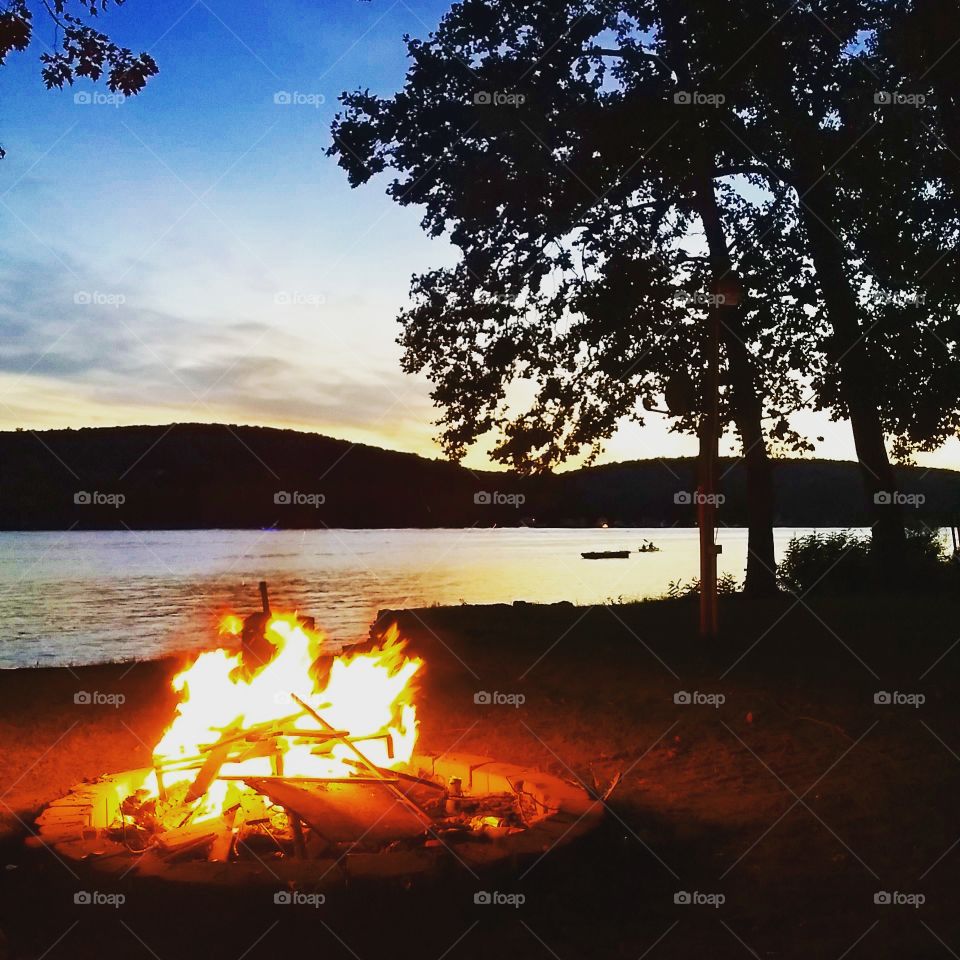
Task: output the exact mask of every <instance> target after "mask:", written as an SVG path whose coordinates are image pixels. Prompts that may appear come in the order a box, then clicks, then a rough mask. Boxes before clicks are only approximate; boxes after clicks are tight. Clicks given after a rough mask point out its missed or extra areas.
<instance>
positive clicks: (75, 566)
mask: <svg viewBox="0 0 960 960" xmlns="http://www.w3.org/2000/svg"><path fill="white" fill-rule="evenodd" d="M796 532H798V531H794V530H786V529H784V530H779V531H778V532H777V547H778V551H780V552H781V553H782V551H783V549H784V548H785V547H786V544H787V542H788V541H789V539H790V537H791V536H792V535H793V534H794V533H796ZM644 538H649V539H651V540H653V541H655V542H656V543H657V545H658V546H660V547H661V552H660V553H654V554H647V555H643V554H640V555H637V554H634V555H633V556H631V557H630V558H629V559H627V560H598V561H589V560H583V559H581V557H580V551H581V550H616V549H633V550H635V549H636V548H637V547H638V546H639V545H640V543H641V541H642V540H643V539H644ZM720 542H721V543H722V544H723V554H722V555H721V557H720V569H721V572H722V573H726V572H729V573H732V574H734V575H735V576H736V577H737V578H738V579H742V577H743V568H744V565H745V558H746V531H745V530H724V531H721V534H720ZM697 573H698V570H697V531H696V530H695V529H668V530H663V529H650V530H622V529H618V530H565V529H564V530H530V529H497V530H478V529H471V530H308V531H280V532H278V531H250V530H205V531H163V532H133V531H118V532H113V531H111V532H102V533H76V532H74V533H0V667H19V666H25V665H27V666H33V665H35V664H40V665H50V666H52V665H62V664H80V663H96V662H103V661H109V660H115V659H123V658H131V657H154V656H158V655H160V654H162V653H165V652H171V651H176V650H185V649H197V648H202V647H209V646H211V645H214V644H215V643H216V642H217V641H216V636H217V635H216V623H217V621H218V619H219V617H220V616H221V615H222V614H223V613H224V612H227V611H230V610H235V611H237V612H238V613H241V614H245V613H247V612H250V611H252V610H253V609H256V608H257V607H258V605H259V598H258V595H257V581H258V580H260V579H265V580H267V581H269V584H270V592H271V597H272V599H273V605H274V608H275V609H277V610H283V609H292V608H296V609H299V610H300V611H301V612H303V613H307V614H311V615H313V616H315V617H316V619H317V624H318V626H323V627H324V628H325V629H326V631H327V632H328V634H329V635H330V636H331V637H332V638H334V639H337V640H341V641H349V640H354V639H359V638H362V637H365V636H366V635H367V631H368V628H369V625H370V623H371V621H372V620H373V618H374V617H375V616H376V613H377V610H379V609H381V608H383V607H391V608H401V607H414V606H418V607H419V606H429V605H431V604H458V603H499V602H511V601H513V600H530V601H536V602H548V603H549V602H555V601H558V600H571V601H573V602H574V603H577V604H590V603H603V602H604V601H606V600H610V599H617V598H620V597H622V598H624V599H635V598H643V597H651V596H657V595H659V594H661V593H663V592H664V591H665V590H666V588H667V584H668V583H669V582H670V581H671V580H677V579H683V580H690V579H692V578H694V577H696V576H697Z"/></svg>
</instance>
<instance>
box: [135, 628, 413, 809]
mask: <svg viewBox="0 0 960 960" xmlns="http://www.w3.org/2000/svg"><path fill="white" fill-rule="evenodd" d="M242 629H243V622H242V621H241V620H240V619H239V618H237V617H234V616H229V617H227V618H225V620H224V621H223V623H222V624H221V633H228V634H233V635H237V634H239V633H240V632H241V630H242ZM264 636H265V638H266V640H267V641H269V643H270V645H271V646H272V647H273V649H274V652H273V654H272V656H271V657H269V658H268V659H267V662H266V663H264V664H263V665H262V666H260V665H257V667H256V669H251V665H250V664H249V663H245V662H244V657H243V655H242V654H240V653H231V652H229V651H227V650H224V649H218V650H213V651H210V652H207V653H202V654H200V656H199V657H197V659H196V660H195V661H194V663H193V664H192V665H191V666H190V667H188V668H187V669H186V670H184V671H183V672H181V673H179V674H177V676H176V677H174V680H173V687H174V689H175V690H176V691H177V692H179V693H180V695H181V698H182V699H181V702H180V704H179V706H178V707H177V715H176V717H175V718H174V720H173V722H172V723H171V725H170V727H169V728H168V729H167V731H166V732H165V733H164V735H163V737H161V739H160V742H159V743H158V744H157V745H156V747H155V748H154V751H153V758H154V767H155V769H156V770H158V771H159V772H160V779H159V780H158V779H157V776H156V774H154V775H153V776H151V777H150V778H148V781H147V782H146V783H145V784H144V789H145V791H146V793H147V795H149V796H162V795H163V794H172V793H174V792H176V790H175V788H176V787H177V786H178V785H182V784H186V785H188V787H189V789H188V790H187V791H186V793H185V795H184V800H183V802H184V803H186V804H188V805H189V804H194V803H196V806H195V807H194V809H193V812H192V818H191V819H192V822H194V823H196V822H198V821H203V820H205V819H208V818H211V817H215V816H220V815H221V814H223V813H224V812H225V811H227V810H229V809H231V808H233V807H235V806H236V805H237V804H238V803H239V802H241V800H242V798H243V796H244V795H249V794H251V793H253V792H254V791H252V790H251V788H250V787H249V786H247V785H246V784H245V783H244V781H243V779H242V778H244V777H259V776H271V775H273V776H276V775H283V776H284V777H291V778H296V777H311V778H352V777H357V776H364V775H366V776H369V772H368V769H364V768H363V766H362V765H361V766H360V769H358V763H357V754H356V753H355V751H354V750H352V749H351V746H350V744H353V745H355V746H356V747H358V748H359V749H361V750H362V755H363V757H364V758H365V759H366V760H369V761H370V763H372V764H373V765H374V766H376V767H386V768H400V767H403V766H404V765H406V764H407V763H408V761H409V760H410V758H411V756H412V755H413V750H414V746H415V744H416V740H417V719H416V708H415V706H414V704H413V702H412V693H413V691H412V687H411V680H412V679H413V677H414V676H415V675H416V673H417V671H418V670H419V669H420V667H421V666H422V665H423V662H422V661H421V660H419V659H417V658H411V657H408V656H406V654H405V652H404V648H405V643H404V641H402V640H401V639H400V638H399V635H398V632H397V629H396V627H395V626H393V627H391V628H390V629H389V630H388V631H387V633H386V635H385V637H384V639H383V642H382V643H381V645H380V646H379V647H378V648H376V649H374V650H372V651H371V652H367V653H353V654H344V655H341V656H336V657H332V658H329V657H325V650H324V647H325V643H326V638H325V637H324V635H323V634H322V633H319V632H315V631H313V630H310V629H307V628H306V627H305V626H304V625H303V624H302V622H301V621H300V619H299V618H298V617H296V616H295V615H271V616H270V617H269V620H268V621H267V623H266V627H265V630H264ZM265 659H266V658H265ZM295 698H299V700H301V701H303V704H305V705H306V706H307V707H309V708H311V710H312V711H313V713H311V710H305V709H304V707H303V706H302V705H301V704H300V703H298V702H297V699H295ZM314 714H318V715H319V717H320V718H322V721H324V722H325V723H321V722H318V718H317V716H315V715H314ZM325 724H326V725H329V727H327V726H325ZM331 728H332V730H334V731H336V732H337V733H336V735H334V734H332V733H331V732H330V729H331ZM345 741H349V742H345ZM181 792H182V787H181ZM197 801H199V802H198V803H197Z"/></svg>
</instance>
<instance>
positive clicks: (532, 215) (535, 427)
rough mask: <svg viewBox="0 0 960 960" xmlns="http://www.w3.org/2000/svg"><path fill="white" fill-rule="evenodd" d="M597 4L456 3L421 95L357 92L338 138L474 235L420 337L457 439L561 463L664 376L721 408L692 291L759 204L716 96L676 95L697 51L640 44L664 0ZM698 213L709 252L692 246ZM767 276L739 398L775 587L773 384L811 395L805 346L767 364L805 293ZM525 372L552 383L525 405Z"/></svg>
mask: <svg viewBox="0 0 960 960" xmlns="http://www.w3.org/2000/svg"><path fill="white" fill-rule="evenodd" d="M598 10H601V8H599V7H594V6H593V5H589V4H583V3H565V4H562V5H558V4H556V3H534V4H531V3H518V2H506V3H499V4H496V5H494V4H486V3H479V2H467V3H464V4H458V5H457V6H456V7H454V8H453V10H452V11H451V12H450V13H449V14H448V15H447V16H446V17H445V18H444V21H443V22H442V23H441V25H440V27H439V29H438V31H437V33H436V34H435V35H434V36H432V37H431V39H430V40H428V41H426V42H422V41H417V40H410V41H408V47H409V51H410V56H411V60H412V66H411V68H410V71H409V73H408V77H407V83H406V86H405V88H404V90H403V91H402V92H401V93H399V94H397V95H396V96H395V97H394V98H392V99H389V100H384V99H379V98H376V97H374V96H371V95H370V94H369V93H356V94H353V95H350V96H346V97H344V103H345V105H346V111H345V113H344V114H342V115H341V116H339V117H338V118H337V120H336V121H335V123H334V131H333V132H334V145H333V146H332V147H331V151H330V152H331V153H333V154H334V155H336V156H337V157H338V159H339V162H340V163H341V165H342V166H343V167H344V168H345V169H346V170H347V172H348V175H349V177H350V180H351V183H352V184H354V185H356V184H359V183H363V182H366V181H367V180H369V179H370V178H371V177H372V176H374V175H375V174H377V173H380V172H382V171H384V170H386V169H388V168H390V169H392V170H394V171H396V172H398V173H399V174H400V178H399V179H397V180H395V181H394V182H393V183H392V184H391V185H390V187H389V188H388V192H389V193H390V194H391V195H392V196H393V197H394V199H396V200H397V201H398V202H399V203H402V204H410V203H415V204H422V205H423V206H424V207H425V211H426V212H425V216H424V220H423V225H424V228H425V229H426V230H428V231H429V232H430V233H431V234H433V235H440V234H443V233H445V232H447V233H449V235H450V238H451V240H452V241H453V243H454V244H455V245H456V246H457V247H458V248H459V249H460V251H461V260H460V263H459V264H458V265H457V267H456V268H454V269H452V270H446V271H437V272H434V273H430V274H427V275H424V276H422V277H419V278H416V279H415V281H414V285H413V295H414V307H413V308H412V309H411V310H409V311H407V312H406V313H405V314H404V315H403V317H402V319H403V321H404V324H405V331H404V334H403V336H402V338H401V342H402V343H403V345H404V346H405V348H406V354H405V365H406V368H407V369H408V370H411V371H415V370H422V369H426V370H427V371H428V373H429V375H430V378H431V380H432V381H433V382H434V384H435V390H434V399H435V401H436V402H437V403H438V405H439V406H441V408H442V409H443V415H442V420H441V424H442V427H443V431H444V432H443V440H444V443H445V445H446V448H447V450H448V452H449V453H450V454H451V455H453V456H454V457H455V458H456V457H461V456H462V455H463V453H464V452H465V449H466V447H467V446H469V445H470V444H471V443H473V442H475V441H476V440H477V439H478V438H479V437H480V436H482V435H483V434H485V433H486V432H487V431H489V430H491V429H494V428H497V429H498V430H499V431H500V432H501V434H502V436H503V438H504V439H503V440H502V442H500V444H499V445H498V446H497V447H496V449H495V451H494V455H495V456H496V457H498V458H499V459H501V460H502V461H504V462H507V463H510V464H511V465H512V466H514V467H515V468H518V469H529V468H531V467H539V468H544V467H549V466H552V465H553V464H555V463H557V462H559V461H561V460H563V459H565V458H567V457H569V456H572V455H574V454H576V453H578V452H580V451H581V450H582V449H583V448H584V447H586V448H587V449H589V450H591V451H592V452H593V453H594V454H595V453H596V452H597V450H598V448H599V444H600V443H601V442H602V441H603V440H605V439H606V438H608V437H609V436H610V435H611V434H612V432H613V431H614V429H615V428H616V426H617V424H618V423H619V422H620V421H621V420H622V419H623V418H624V417H631V416H632V417H634V418H635V419H641V417H642V414H640V413H638V410H637V408H638V403H639V405H640V406H645V407H648V408H649V407H652V406H654V405H655V404H656V402H657V399H658V397H659V395H660V394H661V393H666V395H667V398H668V402H670V404H671V412H673V413H674V414H676V415H677V421H676V422H677V426H678V427H679V428H681V429H693V428H695V426H696V422H697V419H698V418H697V416H696V413H697V411H698V409H701V408H702V404H701V403H700V402H698V399H700V398H698V393H699V391H700V388H701V386H702V385H701V384H700V383H699V377H698V373H699V371H701V370H702V369H703V367H704V358H703V356H702V345H703V344H702V341H703V333H702V330H701V327H702V324H699V323H697V322H696V321H695V320H692V319H691V314H690V311H689V309H688V306H689V304H690V303H691V302H696V298H697V295H698V294H699V295H700V298H701V299H700V302H701V303H704V302H706V300H707V299H708V298H707V296H706V294H707V292H708V291H709V290H711V289H713V288H714V284H715V283H716V282H717V281H721V280H723V279H724V278H725V277H727V276H729V275H730V273H731V271H732V270H733V268H734V267H735V266H736V264H735V262H734V258H733V256H732V255H731V252H730V249H729V244H728V239H727V234H728V231H729V230H730V229H731V224H729V223H726V222H725V219H727V218H728V217H730V216H737V217H740V218H741V219H742V218H743V217H744V216H745V215H746V213H747V211H748V208H746V207H744V206H743V205H740V206H739V207H738V206H736V191H735V190H734V189H732V188H731V187H730V186H728V185H723V182H724V180H725V178H730V177H734V176H736V175H741V174H742V173H743V172H744V168H742V167H741V166H739V165H738V164H736V163H734V162H732V158H731V157H730V155H729V154H727V153H725V152H724V149H723V144H724V143H725V142H727V141H729V140H730V138H729V136H723V137H720V136H715V134H716V133H717V130H716V129H715V127H716V120H715V119H714V117H713V116H712V115H711V114H710V113H709V111H707V110H705V109H703V108H701V107H699V106H697V105H691V104H688V103H686V102H684V100H683V98H682V97H679V98H678V97H676V96H675V94H678V93H682V92H683V91H684V90H687V89H689V88H690V87H689V84H690V83H692V82H695V78H693V77H692V74H691V71H690V69H689V68H688V67H684V68H683V70H682V71H677V70H676V69H674V67H673V66H672V65H671V64H670V63H669V60H668V59H666V58H664V57H663V56H662V55H659V54H658V55H652V54H651V53H650V52H649V50H647V49H646V48H645V46H644V44H643V43H642V42H641V39H640V38H642V37H643V35H644V33H645V31H646V30H647V29H648V27H649V25H650V24H651V23H652V16H653V11H652V8H651V5H650V4H648V3H638V4H623V5H621V7H620V9H618V10H615V11H612V12H611V10H610V8H605V9H604V12H597V11H598ZM675 59H679V57H676V58H675ZM714 140H715V141H716V146H713V145H711V144H712V141H714ZM742 153H743V150H742V148H740V147H739V146H738V147H737V154H742ZM718 184H719V185H718ZM692 230H701V231H703V233H704V235H705V246H706V251H705V253H704V251H703V246H704V244H703V243H699V242H696V241H695V242H694V243H693V245H692V246H693V248H694V249H690V247H691V243H690V234H691V231H692ZM747 232H748V231H744V230H743V229H740V230H739V233H740V236H741V239H744V238H745V237H746V236H747ZM767 252H768V254H769V257H770V259H771V260H773V261H775V262H780V263H781V264H782V263H783V260H782V257H781V256H780V254H779V253H778V252H777V251H776V250H774V249H768V251H767ZM756 266H757V262H756V261H755V263H754V267H756ZM775 274H776V271H774V270H767V271H766V277H765V279H766V280H768V281H769V280H771V279H773V277H774V275H775ZM783 276H784V272H781V278H782V277H783ZM744 279H745V280H746V282H747V285H748V286H749V284H750V280H751V277H750V276H745V278H744ZM793 285H794V286H796V284H793ZM762 292H763V297H762V298H758V300H759V305H757V304H754V303H753V302H752V301H748V303H747V304H746V305H745V306H743V307H741V308H739V309H725V310H723V313H724V315H725V316H724V320H725V322H724V327H723V329H724V346H725V352H726V359H727V373H726V378H727V386H728V388H727V390H726V392H725V397H724V401H725V409H726V410H727V412H728V415H729V417H731V418H732V419H733V421H734V422H735V424H736V427H737V429H738V432H739V433H740V436H741V440H742V442H743V447H744V455H745V459H746V462H747V468H748V471H749V473H750V477H751V481H750V482H751V495H750V508H751V516H750V558H751V559H750V564H749V567H748V577H747V584H748V587H750V588H751V589H756V590H758V591H759V590H765V589H774V588H775V568H774V557H773V539H772V516H773V515H772V510H773V502H772V494H771V483H770V475H769V465H768V461H767V453H766V441H765V437H764V428H763V416H764V396H767V397H768V399H769V400H770V401H771V402H770V405H771V406H772V407H773V409H777V408H778V407H787V406H790V405H796V404H797V403H798V396H797V390H796V384H795V382H794V381H791V379H790V378H789V376H788V372H789V371H788V369H787V368H786V367H785V365H784V362H783V361H784V359H785V358H786V356H787V355H786V354H785V353H784V354H780V355H777V354H775V353H774V352H773V351H768V355H767V356H765V357H764V362H763V364H762V365H761V364H758V362H757V358H756V354H755V350H756V349H757V345H758V342H759V340H758V336H759V335H760V334H761V333H763V332H764V325H765V324H767V323H769V321H770V319H771V317H772V316H773V315H774V314H775V313H776V312H778V310H779V311H780V312H783V311H786V312H790V311H793V312H794V313H797V312H798V310H799V308H798V301H797V299H796V297H795V296H792V294H793V293H794V292H795V291H793V290H790V291H785V290H777V289H775V288H772V287H768V288H767V289H765V290H763V291H762ZM781 294H783V296H781ZM684 297H685V298H686V305H687V306H684V303H683V298H684ZM778 297H781V300H780V303H779V305H778V307H776V308H773V307H772V306H771V305H772V304H773V302H774V301H776V300H777V298H778ZM694 316H695V314H694ZM517 383H521V384H527V385H528V386H529V385H530V384H533V385H534V386H533V387H532V388H531V389H532V390H533V392H534V398H533V401H532V402H531V403H530V405H529V407H528V408H524V409H521V410H520V412H517V406H518V404H517V403H516V402H514V403H511V401H516V399H517V391H516V390H511V389H510V388H511V385H512V384H517ZM685 383H686V384H688V385H687V386H684V384H685ZM773 401H776V402H773ZM775 419H776V423H777V429H779V431H780V434H781V436H783V437H784V438H785V439H786V438H787V434H788V433H789V431H788V429H786V428H783V427H782V425H781V420H782V418H780V417H776V418H775ZM797 442H798V443H799V442H801V441H799V438H797Z"/></svg>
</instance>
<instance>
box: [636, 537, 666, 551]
mask: <svg viewBox="0 0 960 960" xmlns="http://www.w3.org/2000/svg"><path fill="white" fill-rule="evenodd" d="M659 552H660V548H659V547H658V546H657V545H656V544H655V543H652V542H651V541H650V540H647V542H646V543H644V544H642V545H641V546H640V547H639V548H638V549H637V553H659Z"/></svg>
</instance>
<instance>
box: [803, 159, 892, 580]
mask: <svg viewBox="0 0 960 960" xmlns="http://www.w3.org/2000/svg"><path fill="white" fill-rule="evenodd" d="M817 179H819V181H820V182H819V183H816V182H815V181H807V182H813V183H814V185H813V186H812V187H806V188H805V187H804V179H803V177H802V176H801V180H800V182H799V183H798V184H797V189H798V191H799V192H800V195H801V197H802V198H803V199H802V202H801V204H800V214H801V217H802V219H803V223H804V227H805V229H806V232H807V237H808V238H809V242H810V252H811V257H812V259H813V264H814V267H815V268H816V271H817V282H818V283H819V285H820V291H821V293H822V295H823V301H824V304H825V305H826V308H827V314H828V316H829V319H830V325H831V327H832V328H833V335H834V337H833V339H834V342H833V346H832V349H831V350H830V351H829V356H830V358H831V360H833V362H835V363H836V364H837V370H838V372H839V375H840V395H841V398H842V400H843V403H844V405H845V406H846V408H847V415H848V416H849V417H850V425H851V427H852V429H853V440H854V445H855V447H856V451H857V459H858V460H859V462H860V475H861V477H862V479H863V486H864V490H865V491H866V494H867V501H868V503H869V505H870V508H871V510H872V513H873V517H874V525H873V544H874V553H875V556H876V559H877V562H878V565H879V572H880V575H881V578H882V579H883V580H884V581H886V582H887V583H891V584H892V583H894V582H895V581H896V579H897V577H898V575H899V573H900V569H901V565H902V563H903V558H904V548H905V533H904V526H903V509H902V506H901V505H900V503H899V502H898V500H897V481H896V477H895V475H894V472H893V467H892V465H891V463H890V458H889V456H888V455H887V448H886V444H885V442H884V432H883V423H882V421H881V419H880V413H879V404H878V399H877V381H876V376H875V374H874V370H873V364H872V362H871V360H870V355H869V353H868V351H867V348H866V344H865V343H864V339H863V330H862V328H861V326H860V321H859V316H858V314H859V305H858V303H857V296H856V293H855V291H854V289H853V286H852V285H851V283H850V280H849V278H848V277H847V274H846V269H845V261H846V251H845V249H844V246H843V243H842V242H841V241H840V239H839V229H838V227H837V225H836V224H835V223H834V218H833V216H832V212H831V210H830V204H829V201H828V196H827V191H828V190H829V189H830V188H829V185H828V184H827V182H826V181H825V180H824V179H823V178H822V174H821V175H818V177H817Z"/></svg>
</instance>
